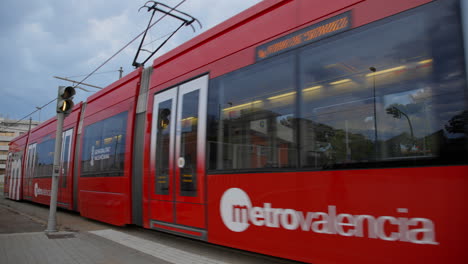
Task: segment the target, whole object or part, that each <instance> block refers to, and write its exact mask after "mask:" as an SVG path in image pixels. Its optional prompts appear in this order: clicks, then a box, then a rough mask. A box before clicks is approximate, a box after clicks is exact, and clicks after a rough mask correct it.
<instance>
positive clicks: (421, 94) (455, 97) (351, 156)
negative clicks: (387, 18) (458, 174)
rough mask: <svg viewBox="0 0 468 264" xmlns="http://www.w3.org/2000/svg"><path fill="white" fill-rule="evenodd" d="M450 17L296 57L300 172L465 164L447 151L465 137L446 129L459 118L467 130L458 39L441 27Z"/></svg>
mask: <svg viewBox="0 0 468 264" xmlns="http://www.w3.org/2000/svg"><path fill="white" fill-rule="evenodd" d="M454 10H455V9H453V10H452V9H450V8H449V9H445V10H444V12H445V13H444V12H440V11H438V12H439V13H435V14H431V15H430V19H428V17H427V15H426V14H425V13H414V14H412V15H410V16H405V17H403V18H400V19H397V20H393V21H391V22H389V23H385V24H382V25H378V26H372V27H370V28H368V29H365V30H360V31H358V32H356V33H355V34H347V35H346V36H345V37H341V38H337V40H335V41H329V42H328V43H324V45H319V46H312V47H306V48H304V49H303V50H302V51H301V52H300V55H299V58H300V80H301V86H300V89H301V91H302V101H301V102H300V105H301V108H302V116H301V119H300V132H301V133H300V135H301V138H300V146H301V155H300V156H301V164H302V166H303V167H311V168H317V169H323V168H340V167H348V166H350V165H352V164H359V163H361V164H362V163H365V164H368V163H370V162H379V163H381V162H387V163H388V162H395V161H397V162H400V163H399V164H402V163H401V162H402V161H404V162H406V163H408V162H413V164H419V163H414V162H421V161H424V160H426V161H433V160H434V159H439V160H441V158H442V159H446V161H450V162H453V161H454V160H457V159H460V157H463V155H458V154H455V153H456V152H457V151H455V149H454V147H455V145H454V144H453V143H455V142H457V141H459V142H461V143H462V142H463V139H462V138H464V134H463V133H465V132H463V131H461V132H459V133H458V135H455V134H456V133H452V134H454V135H450V134H451V133H450V129H449V128H448V127H447V126H448V124H450V123H457V121H456V119H457V116H458V120H459V121H461V123H462V124H463V123H464V122H466V121H463V120H464V119H463V117H462V113H463V111H464V110H465V109H466V105H465V102H464V101H463V100H464V99H463V98H464V91H463V85H464V83H465V82H464V79H463V74H462V73H463V71H462V70H463V64H462V60H461V58H462V52H461V51H462V50H461V48H460V47H461V46H460V45H459V44H460V43H461V41H460V39H459V37H458V36H460V34H458V32H457V30H458V29H457V28H456V27H455V26H454V25H456V24H457V23H450V21H446V20H449V19H457V18H456V15H455V14H451V12H453V11H454ZM438 19H444V20H445V21H444V22H442V21H440V20H439V21H438ZM449 32H450V33H449ZM374 95H375V101H374ZM465 118H466V117H465ZM451 120H452V121H451ZM449 126H450V125H449ZM462 130H463V129H462ZM461 146H464V144H463V143H462V144H461ZM462 148H463V147H462ZM443 149H445V150H447V149H450V151H455V152H453V153H452V154H448V152H447V151H445V152H444V151H443ZM458 152H459V151H458ZM447 154H448V155H449V156H450V157H447ZM456 156H460V157H456ZM367 166H372V165H367Z"/></svg>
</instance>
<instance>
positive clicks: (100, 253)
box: [0, 192, 298, 264]
mask: <svg viewBox="0 0 468 264" xmlns="http://www.w3.org/2000/svg"><path fill="white" fill-rule="evenodd" d="M47 218H48V207H45V206H42V205H38V204H32V203H28V202H16V201H11V200H8V199H4V198H3V192H2V193H1V194H0V263H2V264H10V263H12V264H22V263H47V264H49V263H100V264H105V263H118V264H119V263H132V264H139V263H164V264H165V263H175V264H190V263H207V264H228V263H229V264H241V263H242V264H257V263H264V264H267V263H268V264H269V263H282V264H291V263H298V262H293V261H287V260H282V259H277V258H272V257H268V256H264V255H259V254H253V253H249V252H245V251H239V250H235V249H230V248H225V247H221V246H216V245H211V244H208V243H202V242H200V241H196V240H191V239H187V238H183V237H178V236H174V235H170V234H166V233H162V232H157V231H153V230H146V229H142V228H139V227H133V226H128V227H115V226H111V225H107V224H104V223H100V222H97V221H94V220H90V219H86V218H83V217H81V216H79V215H78V214H76V213H73V212H68V211H62V210H59V211H58V213H57V223H58V229H59V230H60V232H58V233H54V234H50V235H49V236H47V235H46V234H45V233H44V230H45V228H46V220H47Z"/></svg>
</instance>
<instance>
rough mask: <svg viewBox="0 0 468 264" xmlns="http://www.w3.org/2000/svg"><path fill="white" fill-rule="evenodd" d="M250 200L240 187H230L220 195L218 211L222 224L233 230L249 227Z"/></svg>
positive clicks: (241, 230) (238, 230)
mask: <svg viewBox="0 0 468 264" xmlns="http://www.w3.org/2000/svg"><path fill="white" fill-rule="evenodd" d="M251 208H252V202H251V201H250V198H249V196H248V195H247V193H245V192H244V191H243V190H242V189H239V188H231V189H229V190H227V191H225V192H224V194H223V196H222V197H221V203H220V205H219V211H220V213H221V218H222V219H223V222H224V225H226V227H227V228H229V230H231V231H234V232H243V231H245V230H246V229H247V228H248V227H249V225H250V224H249V218H250V214H249V211H250V209H251Z"/></svg>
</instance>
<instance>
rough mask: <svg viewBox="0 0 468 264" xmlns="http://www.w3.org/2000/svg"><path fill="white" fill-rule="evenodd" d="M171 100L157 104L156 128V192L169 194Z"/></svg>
mask: <svg viewBox="0 0 468 264" xmlns="http://www.w3.org/2000/svg"><path fill="white" fill-rule="evenodd" d="M171 110H172V100H167V101H164V102H162V103H160V104H159V106H158V123H157V124H158V129H157V135H156V146H157V147H156V150H155V151H156V157H157V158H156V175H155V177H156V187H155V190H156V194H162V195H167V194H169V182H170V180H171V179H170V178H169V176H170V174H169V167H170V166H169V164H170V162H169V158H170V154H169V153H170V131H171V125H172V124H171V122H170V120H171V112H172V111H171Z"/></svg>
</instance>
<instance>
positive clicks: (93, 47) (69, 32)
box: [0, 0, 260, 119]
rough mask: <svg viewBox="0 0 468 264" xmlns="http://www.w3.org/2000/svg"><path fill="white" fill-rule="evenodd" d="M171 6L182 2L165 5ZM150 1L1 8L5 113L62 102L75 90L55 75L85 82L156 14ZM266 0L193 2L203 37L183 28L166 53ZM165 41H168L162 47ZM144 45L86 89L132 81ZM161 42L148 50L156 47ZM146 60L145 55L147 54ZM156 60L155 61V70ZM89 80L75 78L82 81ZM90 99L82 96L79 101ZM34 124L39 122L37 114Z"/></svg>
mask: <svg viewBox="0 0 468 264" xmlns="http://www.w3.org/2000/svg"><path fill="white" fill-rule="evenodd" d="M163 1H164V2H165V3H167V4H168V5H172V6H174V5H176V4H177V3H179V1H178V0H177V1H169V0H163ZM145 2H146V0H139V1H125V0H115V1H104V0H68V1H62V0H41V1H16V0H4V1H2V8H1V9H0V30H1V32H2V34H0V48H1V49H2V51H3V52H2V53H1V54H0V61H2V64H0V67H1V68H0V78H1V79H2V85H1V86H0V114H9V116H10V117H12V118H21V117H24V116H25V115H27V114H28V113H30V112H32V111H34V110H35V106H41V105H43V104H45V103H47V102H49V101H50V100H51V99H52V98H54V97H55V96H56V92H57V86H59V85H68V84H69V83H67V82H63V81H59V80H56V79H53V78H52V76H62V77H69V76H76V75H86V74H88V73H90V72H91V71H93V70H94V69H95V68H96V67H97V66H99V65H100V64H102V63H103V62H104V60H106V59H108V58H109V57H110V56H111V55H113V54H114V53H115V52H117V51H118V50H119V49H120V48H121V47H122V46H123V45H124V44H126V43H128V42H129V41H130V40H132V39H133V38H134V37H135V36H137V35H138V34H139V33H140V32H142V31H143V30H144V28H145V27H146V23H147V21H148V19H149V15H150V14H149V13H147V12H145V11H144V10H142V11H140V12H138V8H140V7H141V6H143V5H144V3H145ZM257 2H260V0H250V1H248V0H246V1H219V0H190V1H186V2H185V3H184V4H182V5H181V7H180V9H181V10H182V11H185V12H187V13H190V14H192V15H193V16H194V17H196V18H198V19H199V20H200V21H201V22H202V23H203V26H204V28H203V30H198V31H197V32H196V33H193V32H192V30H191V29H190V28H184V29H183V30H181V32H180V33H178V34H177V35H176V36H175V37H174V39H173V40H172V41H171V42H169V43H168V45H167V46H166V47H164V49H163V50H161V52H160V53H159V54H163V53H164V52H166V51H168V50H170V49H172V48H174V47H175V46H177V45H180V44H182V43H183V42H185V41H187V40H189V39H191V38H193V37H194V36H196V35H197V34H199V33H201V32H202V31H204V30H206V29H208V28H211V27H213V26H214V25H215V24H218V23H220V22H222V21H224V20H226V19H227V18H229V17H231V16H233V15H234V14H236V13H237V12H240V11H241V10H243V9H245V8H247V7H249V6H251V5H253V4H255V3H257ZM174 25H175V23H174V22H171V21H170V20H169V19H164V20H163V22H161V23H159V24H158V26H157V27H155V28H154V29H153V30H152V31H151V32H150V34H149V35H148V37H147V40H148V41H151V40H154V39H157V38H159V37H161V36H163V35H165V34H167V33H168V32H170V29H171V28H170V27H173V26H174ZM160 41H161V40H160ZM138 44H139V40H138V41H136V42H135V43H133V44H132V45H131V46H130V47H128V48H127V49H125V50H124V51H123V52H122V53H121V54H119V55H118V56H116V57H115V58H114V59H113V60H111V61H110V62H109V63H108V64H106V65H105V66H104V67H103V68H102V69H101V70H100V71H101V72H102V71H104V72H106V71H114V72H111V73H109V74H100V75H94V76H92V77H91V78H89V79H88V80H87V82H89V83H92V84H95V85H98V86H107V85H108V84H110V83H112V82H114V81H116V80H117V78H118V72H117V70H118V69H119V68H120V67H121V66H122V67H124V71H125V74H128V73H129V72H130V71H132V70H133V67H132V66H131V62H132V61H133V57H134V55H135V51H136V48H137V45H138ZM156 44H157V43H155V44H153V45H148V46H147V48H148V49H151V48H155V47H157V45H156ZM145 55H146V54H145ZM152 60H154V58H152V59H150V61H149V62H148V63H147V65H150V64H151V62H152ZM82 78H84V76H81V77H76V79H77V80H81V79H82ZM89 95H90V94H87V93H84V92H82V91H79V92H78V94H77V96H76V97H75V98H77V100H85V99H86V97H87V96H89ZM54 109H55V106H54V104H51V105H50V106H48V107H46V108H44V109H43V110H42V113H41V118H42V119H44V117H45V116H49V117H51V116H53V115H54V114H55V111H54ZM33 118H35V119H37V118H38V117H37V115H35V117H34V116H33Z"/></svg>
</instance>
